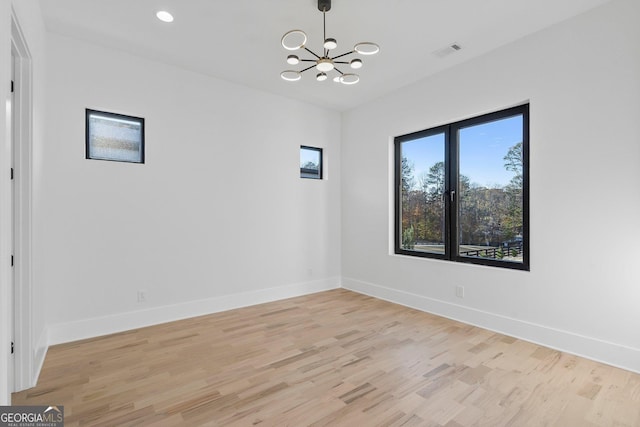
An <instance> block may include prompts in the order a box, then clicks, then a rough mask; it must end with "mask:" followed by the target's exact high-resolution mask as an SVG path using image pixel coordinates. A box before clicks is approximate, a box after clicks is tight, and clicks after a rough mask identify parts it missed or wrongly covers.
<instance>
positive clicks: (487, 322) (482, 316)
mask: <svg viewBox="0 0 640 427" xmlns="http://www.w3.org/2000/svg"><path fill="white" fill-rule="evenodd" d="M342 287H343V288H344V289H348V290H351V291H354V292H358V293H361V294H365V295H369V296H372V297H375V298H378V299H382V300H386V301H389V302H393V303H396V304H400V305H404V306H406V307H411V308H415V309H417V310H421V311H425V312H428V313H433V314H436V315H438V316H442V317H446V318H449V319H453V320H457V321H460V322H463V323H467V324H470V325H474V326H478V327H481V328H484V329H489V330H491V331H495V332H499V333H502V334H505V335H509V336H512V337H515V338H520V339H523V340H525V341H529V342H532V343H535V344H540V345H543V346H545V347H550V348H553V349H556V350H559V351H563V352H566V353H571V354H575V355H576V356H581V357H585V358H587V359H591V360H595V361H597V362H602V363H605V364H607V365H611V366H615V367H618V368H622V369H626V370H628V371H632V372H637V373H640V349H637V348H632V347H627V346H624V345H620V344H616V343H612V342H607V341H603V340H600V339H596V338H592V337H587V336H584V335H579V334H575V333H572V332H569V331H563V330H559V329H554V328H550V327H547V326H543V325H539V324H535V323H531V322H526V321H523V320H518V319H513V318H510V317H506V316H501V315H498V314H493V313H489V312H485V311H482V310H477V309H474V308H470V307H465V306H461V305H457V304H452V303H450V302H446V301H441V300H437V299H433V298H428V297H425V296H422V295H417V294H412V293H409V292H404V291H399V290H397V289H390V288H387V287H384V286H380V285H376V284H373V283H367V282H363V281H360V280H356V279H350V278H347V277H343V278H342Z"/></svg>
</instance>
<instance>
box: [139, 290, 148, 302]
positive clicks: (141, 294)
mask: <svg viewBox="0 0 640 427" xmlns="http://www.w3.org/2000/svg"><path fill="white" fill-rule="evenodd" d="M138 302H147V291H143V290H139V291H138Z"/></svg>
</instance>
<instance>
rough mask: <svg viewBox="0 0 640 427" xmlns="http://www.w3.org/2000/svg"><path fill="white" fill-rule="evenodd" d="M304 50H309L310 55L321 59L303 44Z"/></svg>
mask: <svg viewBox="0 0 640 427" xmlns="http://www.w3.org/2000/svg"><path fill="white" fill-rule="evenodd" d="M304 50H306V51H307V52H309V53H310V54H311V55H313V56H315V57H316V58H318V59H322V58H320V57H319V56H318V55H316V54H315V53H313V51H311V50H309V48H308V47H306V46H305V48H304Z"/></svg>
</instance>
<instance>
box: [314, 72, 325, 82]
mask: <svg viewBox="0 0 640 427" xmlns="http://www.w3.org/2000/svg"><path fill="white" fill-rule="evenodd" d="M316 80H318V81H319V82H323V81H325V80H327V73H319V74H318V75H317V76H316Z"/></svg>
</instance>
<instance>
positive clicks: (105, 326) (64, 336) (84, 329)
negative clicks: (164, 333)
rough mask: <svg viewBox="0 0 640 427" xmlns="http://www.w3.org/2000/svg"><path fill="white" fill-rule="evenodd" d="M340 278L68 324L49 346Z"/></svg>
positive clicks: (57, 329)
mask: <svg viewBox="0 0 640 427" xmlns="http://www.w3.org/2000/svg"><path fill="white" fill-rule="evenodd" d="M339 287H340V278H339V277H332V278H328V279H323V280H316V281H312V282H304V283H296V284H292V285H286V286H278V287H274V288H267V289H260V290H257V291H251V292H242V293H237V294H231V295H224V296H220V297H214V298H208V299H204V300H197V301H189V302H185V303H180V304H174V305H167V306H161V307H153V308H149V309H146V310H139V311H132V312H127V313H119V314H113V315H109V316H103V317H94V318H89V319H83V320H78V321H74V322H69V323H58V324H54V325H49V327H48V330H49V334H48V335H49V337H48V338H49V342H48V343H49V345H55V344H62V343H66V342H71V341H78V340H82V339H86V338H94V337H98V336H102V335H108V334H113V333H116V332H122V331H128V330H131V329H137V328H143V327H145V326H151V325H157V324H160V323H167V322H172V321H175V320H181V319H187V318H190V317H196V316H202V315H205V314H211V313H217V312H221V311H226V310H232V309H234V308H241V307H247V306H250V305H256V304H262V303H266V302H271V301H277V300H281V299H286V298H292V297H297V296H301V295H307V294H312V293H316V292H322V291H327V290H330V289H337V288H339Z"/></svg>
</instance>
